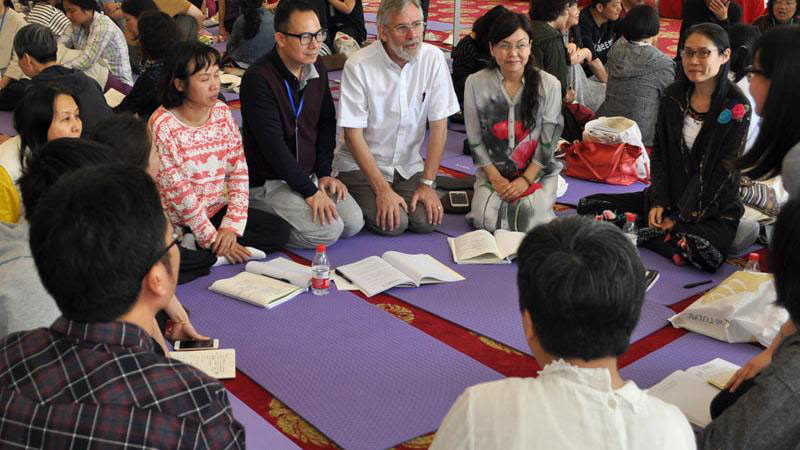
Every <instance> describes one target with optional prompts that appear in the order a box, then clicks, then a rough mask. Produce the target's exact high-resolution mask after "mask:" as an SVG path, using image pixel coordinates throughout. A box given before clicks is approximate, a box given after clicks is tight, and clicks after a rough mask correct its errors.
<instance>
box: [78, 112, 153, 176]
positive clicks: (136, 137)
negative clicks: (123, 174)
mask: <svg viewBox="0 0 800 450" xmlns="http://www.w3.org/2000/svg"><path fill="white" fill-rule="evenodd" d="M89 139H91V140H93V141H95V142H99V143H101V144H103V145H106V146H108V147H109V153H110V154H111V155H112V158H111V160H112V161H113V162H119V163H124V164H130V165H132V166H135V167H138V168H140V169H143V170H147V164H148V162H149V161H150V136H149V134H148V133H147V123H146V122H145V121H144V120H142V119H140V118H138V117H136V116H134V115H133V114H130V113H120V114H114V115H112V116H110V117H108V118H106V119H103V120H101V121H100V122H99V123H98V124H97V126H96V127H94V129H93V130H92V133H91V134H90V135H89Z"/></svg>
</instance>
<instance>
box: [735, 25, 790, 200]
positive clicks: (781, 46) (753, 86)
mask: <svg viewBox="0 0 800 450" xmlns="http://www.w3.org/2000/svg"><path fill="white" fill-rule="evenodd" d="M798 42H800V27H798V26H797V25H793V26H789V27H777V28H774V29H772V30H769V31H768V32H766V33H764V35H763V36H761V38H759V40H758V41H757V42H756V45H755V50H754V51H755V59H754V61H753V65H752V66H751V67H750V68H749V69H748V78H749V79H750V93H751V94H752V95H753V100H754V101H755V105H756V107H755V112H756V113H757V114H759V115H760V116H761V117H762V119H761V128H760V132H759V133H758V137H757V138H756V141H755V143H753V147H752V148H751V149H750V151H749V152H748V153H747V154H746V155H745V156H744V157H743V158H742V159H740V160H739V161H738V163H737V165H738V167H739V168H741V169H742V170H743V175H746V176H748V177H750V178H753V179H757V178H770V177H773V176H776V175H781V178H782V179H783V185H784V187H785V188H786V191H787V192H789V196H790V197H791V198H797V197H798V196H800V115H798V114H797V111H795V108H796V105H798V102H800V91H798V89H797V74H798V73H800V47H798V45H797V43H798Z"/></svg>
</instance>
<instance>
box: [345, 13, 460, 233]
mask: <svg viewBox="0 0 800 450" xmlns="http://www.w3.org/2000/svg"><path fill="white" fill-rule="evenodd" d="M377 22H378V36H379V38H380V40H379V41H376V42H375V43H373V44H372V45H369V46H367V47H365V48H363V49H361V50H359V51H358V52H356V53H355V54H353V55H352V56H351V57H350V58H349V59H348V60H347V63H346V64H345V66H344V71H343V73H342V88H341V99H340V101H339V120H338V125H339V127H341V128H342V133H341V134H340V136H339V142H338V144H337V147H336V153H335V156H334V160H333V169H334V170H336V171H338V172H339V176H338V178H339V180H341V181H342V182H343V183H344V184H345V186H347V189H348V191H349V192H350V194H351V195H352V196H353V198H354V199H355V200H356V202H358V204H359V206H361V209H362V211H363V212H364V219H365V223H366V226H367V228H369V229H370V230H372V231H374V232H376V233H379V234H383V235H387V236H394V235H398V234H400V233H402V232H404V231H405V230H406V229H408V230H411V231H414V232H417V233H428V232H431V231H433V229H434V228H435V227H436V225H438V224H440V223H441V221H442V217H443V214H444V211H443V210H442V204H441V202H440V201H439V198H438V196H437V195H436V184H435V182H434V181H435V179H436V173H437V171H438V170H439V163H440V162H441V159H442V154H443V152H444V146H445V141H446V139H447V118H448V117H449V116H450V115H452V114H455V113H456V112H458V110H459V106H458V100H457V98H456V94H455V91H454V90H453V83H452V80H451V78H450V71H449V70H448V68H447V63H446V62H445V58H444V54H443V53H442V52H441V50H439V49H438V48H436V47H434V46H432V45H429V44H425V43H423V42H422V36H423V34H424V32H425V22H423V20H422V12H421V10H420V6H419V3H418V0H383V1H382V2H381V5H380V7H379V8H378V14H377ZM426 124H427V125H429V127H430V139H429V141H428V148H427V156H426V159H425V161H424V162H423V160H422V157H421V155H420V147H421V146H422V141H423V139H424V137H425V126H426Z"/></svg>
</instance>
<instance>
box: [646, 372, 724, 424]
mask: <svg viewBox="0 0 800 450" xmlns="http://www.w3.org/2000/svg"><path fill="white" fill-rule="evenodd" d="M738 369H739V366H737V365H736V364H733V363H731V362H728V361H725V360H724V359H720V358H715V359H713V360H711V361H709V362H707V363H705V364H701V365H699V366H694V367H690V368H688V369H686V370H677V371H675V372H672V373H671V374H670V375H669V376H667V378H664V379H663V380H662V381H661V382H660V383H658V384H656V385H655V386H653V387H651V388H650V389H648V393H649V394H650V395H653V396H654V397H658V398H660V399H661V400H664V401H665V402H667V403H671V404H673V405H675V406H677V407H678V409H680V410H681V412H683V414H684V415H685V416H686V418H687V419H689V422H691V423H692V425H694V426H696V427H699V428H705V427H706V425H708V424H709V423H711V413H710V411H709V407H710V406H711V400H713V399H714V397H716V395H717V394H718V393H719V391H720V390H722V389H723V388H724V387H725V385H726V384H728V380H730V379H731V377H733V374H735V373H736V371H737V370H738Z"/></svg>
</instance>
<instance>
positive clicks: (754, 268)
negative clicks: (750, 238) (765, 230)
mask: <svg viewBox="0 0 800 450" xmlns="http://www.w3.org/2000/svg"><path fill="white" fill-rule="evenodd" d="M760 259H761V257H760V256H759V254H758V253H750V254H749V255H747V264H745V265H744V270H745V271H746V272H761V267H759V264H758V262H759V260H760Z"/></svg>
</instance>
